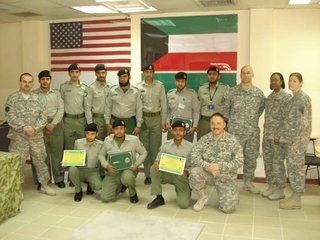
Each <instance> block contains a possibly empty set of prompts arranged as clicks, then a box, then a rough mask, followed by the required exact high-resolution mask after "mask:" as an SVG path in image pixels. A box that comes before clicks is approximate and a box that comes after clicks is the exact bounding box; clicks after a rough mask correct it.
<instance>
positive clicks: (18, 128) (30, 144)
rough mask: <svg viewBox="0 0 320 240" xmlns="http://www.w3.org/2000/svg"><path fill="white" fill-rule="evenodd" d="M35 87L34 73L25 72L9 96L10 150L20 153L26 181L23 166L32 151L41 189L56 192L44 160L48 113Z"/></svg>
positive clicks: (6, 112) (7, 115)
mask: <svg viewBox="0 0 320 240" xmlns="http://www.w3.org/2000/svg"><path fill="white" fill-rule="evenodd" d="M32 87H33V77H32V75H31V74H30V73H23V74H21V76H20V90H19V91H17V92H15V93H13V94H11V95H10V96H9V97H8V99H7V102H6V105H5V106H6V108H5V114H6V119H7V122H8V124H9V126H10V129H9V133H8V136H7V137H8V138H9V139H10V145H9V151H10V152H17V153H19V155H20V158H21V175H20V181H21V182H22V183H23V182H24V175H23V170H24V166H25V163H26V160H27V159H28V157H29V155H30V157H31V158H32V164H33V165H34V167H35V169H36V174H37V176H38V179H39V182H40V183H41V187H40V191H41V192H42V193H45V194H48V195H50V196H54V195H56V193H55V191H54V190H53V189H51V188H50V187H49V186H48V181H49V172H48V166H47V165H46V163H45V159H46V157H47V154H46V149H45V145H44V141H43V129H44V127H45V126H46V123H47V116H46V115H45V112H44V111H45V110H44V105H43V104H42V102H41V100H40V99H39V96H38V95H37V94H35V93H33V92H31V90H32Z"/></svg>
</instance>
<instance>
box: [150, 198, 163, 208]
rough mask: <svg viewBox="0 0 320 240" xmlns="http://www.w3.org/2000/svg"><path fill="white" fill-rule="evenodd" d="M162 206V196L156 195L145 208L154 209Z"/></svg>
mask: <svg viewBox="0 0 320 240" xmlns="http://www.w3.org/2000/svg"><path fill="white" fill-rule="evenodd" d="M162 205H164V198H163V197H162V195H158V196H157V197H156V198H155V199H153V201H152V202H151V203H149V204H148V205H147V208H148V209H154V208H157V207H160V206H162Z"/></svg>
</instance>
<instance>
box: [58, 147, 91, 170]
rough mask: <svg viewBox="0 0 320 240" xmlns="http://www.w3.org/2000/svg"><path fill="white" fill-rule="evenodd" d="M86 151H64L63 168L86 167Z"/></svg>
mask: <svg viewBox="0 0 320 240" xmlns="http://www.w3.org/2000/svg"><path fill="white" fill-rule="evenodd" d="M86 154H87V151H86V150H64V151H63V159H62V166H64V167H85V166H86V165H87V163H86Z"/></svg>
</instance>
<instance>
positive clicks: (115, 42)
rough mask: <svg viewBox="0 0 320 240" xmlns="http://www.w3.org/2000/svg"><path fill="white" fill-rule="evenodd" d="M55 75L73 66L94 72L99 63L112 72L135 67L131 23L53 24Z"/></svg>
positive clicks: (113, 21)
mask: <svg viewBox="0 0 320 240" xmlns="http://www.w3.org/2000/svg"><path fill="white" fill-rule="evenodd" d="M50 43H51V71H52V72H62V71H64V72H65V71H67V69H68V66H69V65H70V64H72V63H77V64H79V65H80V67H81V70H82V71H93V69H94V67H95V65H96V64H98V63H104V64H106V66H107V68H108V70H109V71H117V70H119V68H122V67H129V68H130V66H131V60H130V54H131V48H130V46H131V44H130V19H129V18H126V19H108V20H92V21H82V22H64V23H51V24H50Z"/></svg>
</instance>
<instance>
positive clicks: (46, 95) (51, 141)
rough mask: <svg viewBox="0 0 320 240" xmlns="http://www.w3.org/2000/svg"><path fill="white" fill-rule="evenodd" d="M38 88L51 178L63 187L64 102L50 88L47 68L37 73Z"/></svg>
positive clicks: (57, 91)
mask: <svg viewBox="0 0 320 240" xmlns="http://www.w3.org/2000/svg"><path fill="white" fill-rule="evenodd" d="M38 78H39V83H40V88H38V89H36V90H34V93H36V94H38V95H39V98H40V99H41V102H43V104H44V106H45V114H46V116H47V124H46V126H45V130H44V143H45V146H46V152H47V164H48V163H51V166H52V172H53V179H54V181H55V184H56V185H57V186H58V187H59V188H64V187H65V184H64V182H63V174H62V169H61V164H60V162H61V160H62V155H63V147H64V146H63V142H64V138H63V131H62V128H61V124H62V123H61V121H62V118H63V113H64V103H63V101H62V98H61V94H60V92H59V90H56V89H52V88H50V85H51V75H50V72H49V71H48V70H44V71H41V72H40V73H39V74H38Z"/></svg>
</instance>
